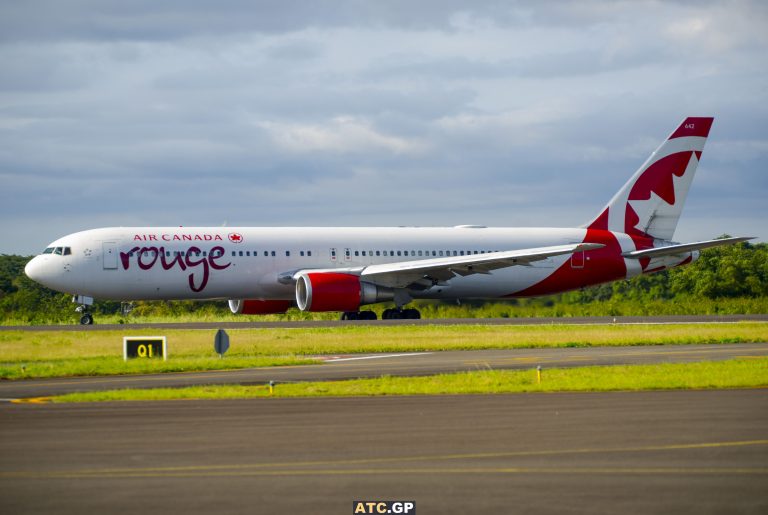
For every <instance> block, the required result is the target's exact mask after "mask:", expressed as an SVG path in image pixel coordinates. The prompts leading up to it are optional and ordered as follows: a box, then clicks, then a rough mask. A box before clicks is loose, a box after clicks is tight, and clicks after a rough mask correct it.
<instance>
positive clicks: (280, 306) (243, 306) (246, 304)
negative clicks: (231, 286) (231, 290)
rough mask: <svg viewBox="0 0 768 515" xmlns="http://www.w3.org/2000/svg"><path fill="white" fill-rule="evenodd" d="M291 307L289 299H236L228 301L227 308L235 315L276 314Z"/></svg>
mask: <svg viewBox="0 0 768 515" xmlns="http://www.w3.org/2000/svg"><path fill="white" fill-rule="evenodd" d="M290 307H291V301H290V300H258V299H237V300H230V301H229V309H230V311H232V313H234V314H236V315H276V314H281V313H285V312H286V311H287V310H288V308H290Z"/></svg>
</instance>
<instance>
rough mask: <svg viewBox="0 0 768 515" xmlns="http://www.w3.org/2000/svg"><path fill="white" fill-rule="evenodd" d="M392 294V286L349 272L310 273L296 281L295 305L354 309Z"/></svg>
mask: <svg viewBox="0 0 768 515" xmlns="http://www.w3.org/2000/svg"><path fill="white" fill-rule="evenodd" d="M394 297H395V294H394V291H393V290H392V289H391V288H384V287H381V286H377V285H375V284H371V283H366V282H363V281H360V277H358V276H356V275H352V274H340V273H335V272H315V273H313V272H310V273H306V274H301V275H300V276H299V277H298V279H297V280H296V304H297V305H298V306H299V309H300V310H302V311H357V310H358V308H360V306H362V305H363V304H373V303H375V302H384V301H387V300H392V299H393V298H394Z"/></svg>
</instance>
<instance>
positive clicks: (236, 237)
mask: <svg viewBox="0 0 768 515" xmlns="http://www.w3.org/2000/svg"><path fill="white" fill-rule="evenodd" d="M229 241H231V242H232V243H242V242H243V235H242V234H239V233H236V232H231V233H229Z"/></svg>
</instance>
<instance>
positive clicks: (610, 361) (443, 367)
mask: <svg viewBox="0 0 768 515" xmlns="http://www.w3.org/2000/svg"><path fill="white" fill-rule="evenodd" d="M754 356H768V343H744V344H727V345H655V346H639V347H583V348H555V349H513V350H483V351H447V352H425V353H405V354H368V355H353V356H320V358H321V359H323V360H324V361H325V362H324V363H323V364H321V365H307V366H293V367H272V368H252V369H244V370H227V371H209V372H192V373H181V374H154V375H134V376H109V377H75V378H56V379H40V380H23V381H0V399H18V398H26V397H43V396H50V395H60V394H63V393H71V392H85V391H94V390H109V389H120V388H158V387H181V386H192V385H201V384H265V383H268V382H269V381H275V382H277V383H278V384H279V383H281V382H296V381H325V380H334V379H353V378H359V377H379V376H382V375H399V376H416V375H430V374H437V373H443V372H457V371H464V370H488V369H532V368H536V367H537V366H541V367H542V368H543V369H544V371H545V373H546V369H547V368H555V367H573V366H587V365H617V364H648V363H687V362H693V361H718V360H725V359H733V358H740V357H754ZM225 359H226V358H225Z"/></svg>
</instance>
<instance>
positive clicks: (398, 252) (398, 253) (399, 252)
mask: <svg viewBox="0 0 768 515" xmlns="http://www.w3.org/2000/svg"><path fill="white" fill-rule="evenodd" d="M54 254H55V252H54ZM397 255H398V256H402V255H403V254H402V253H401V251H399V250H398V251H397Z"/></svg>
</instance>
